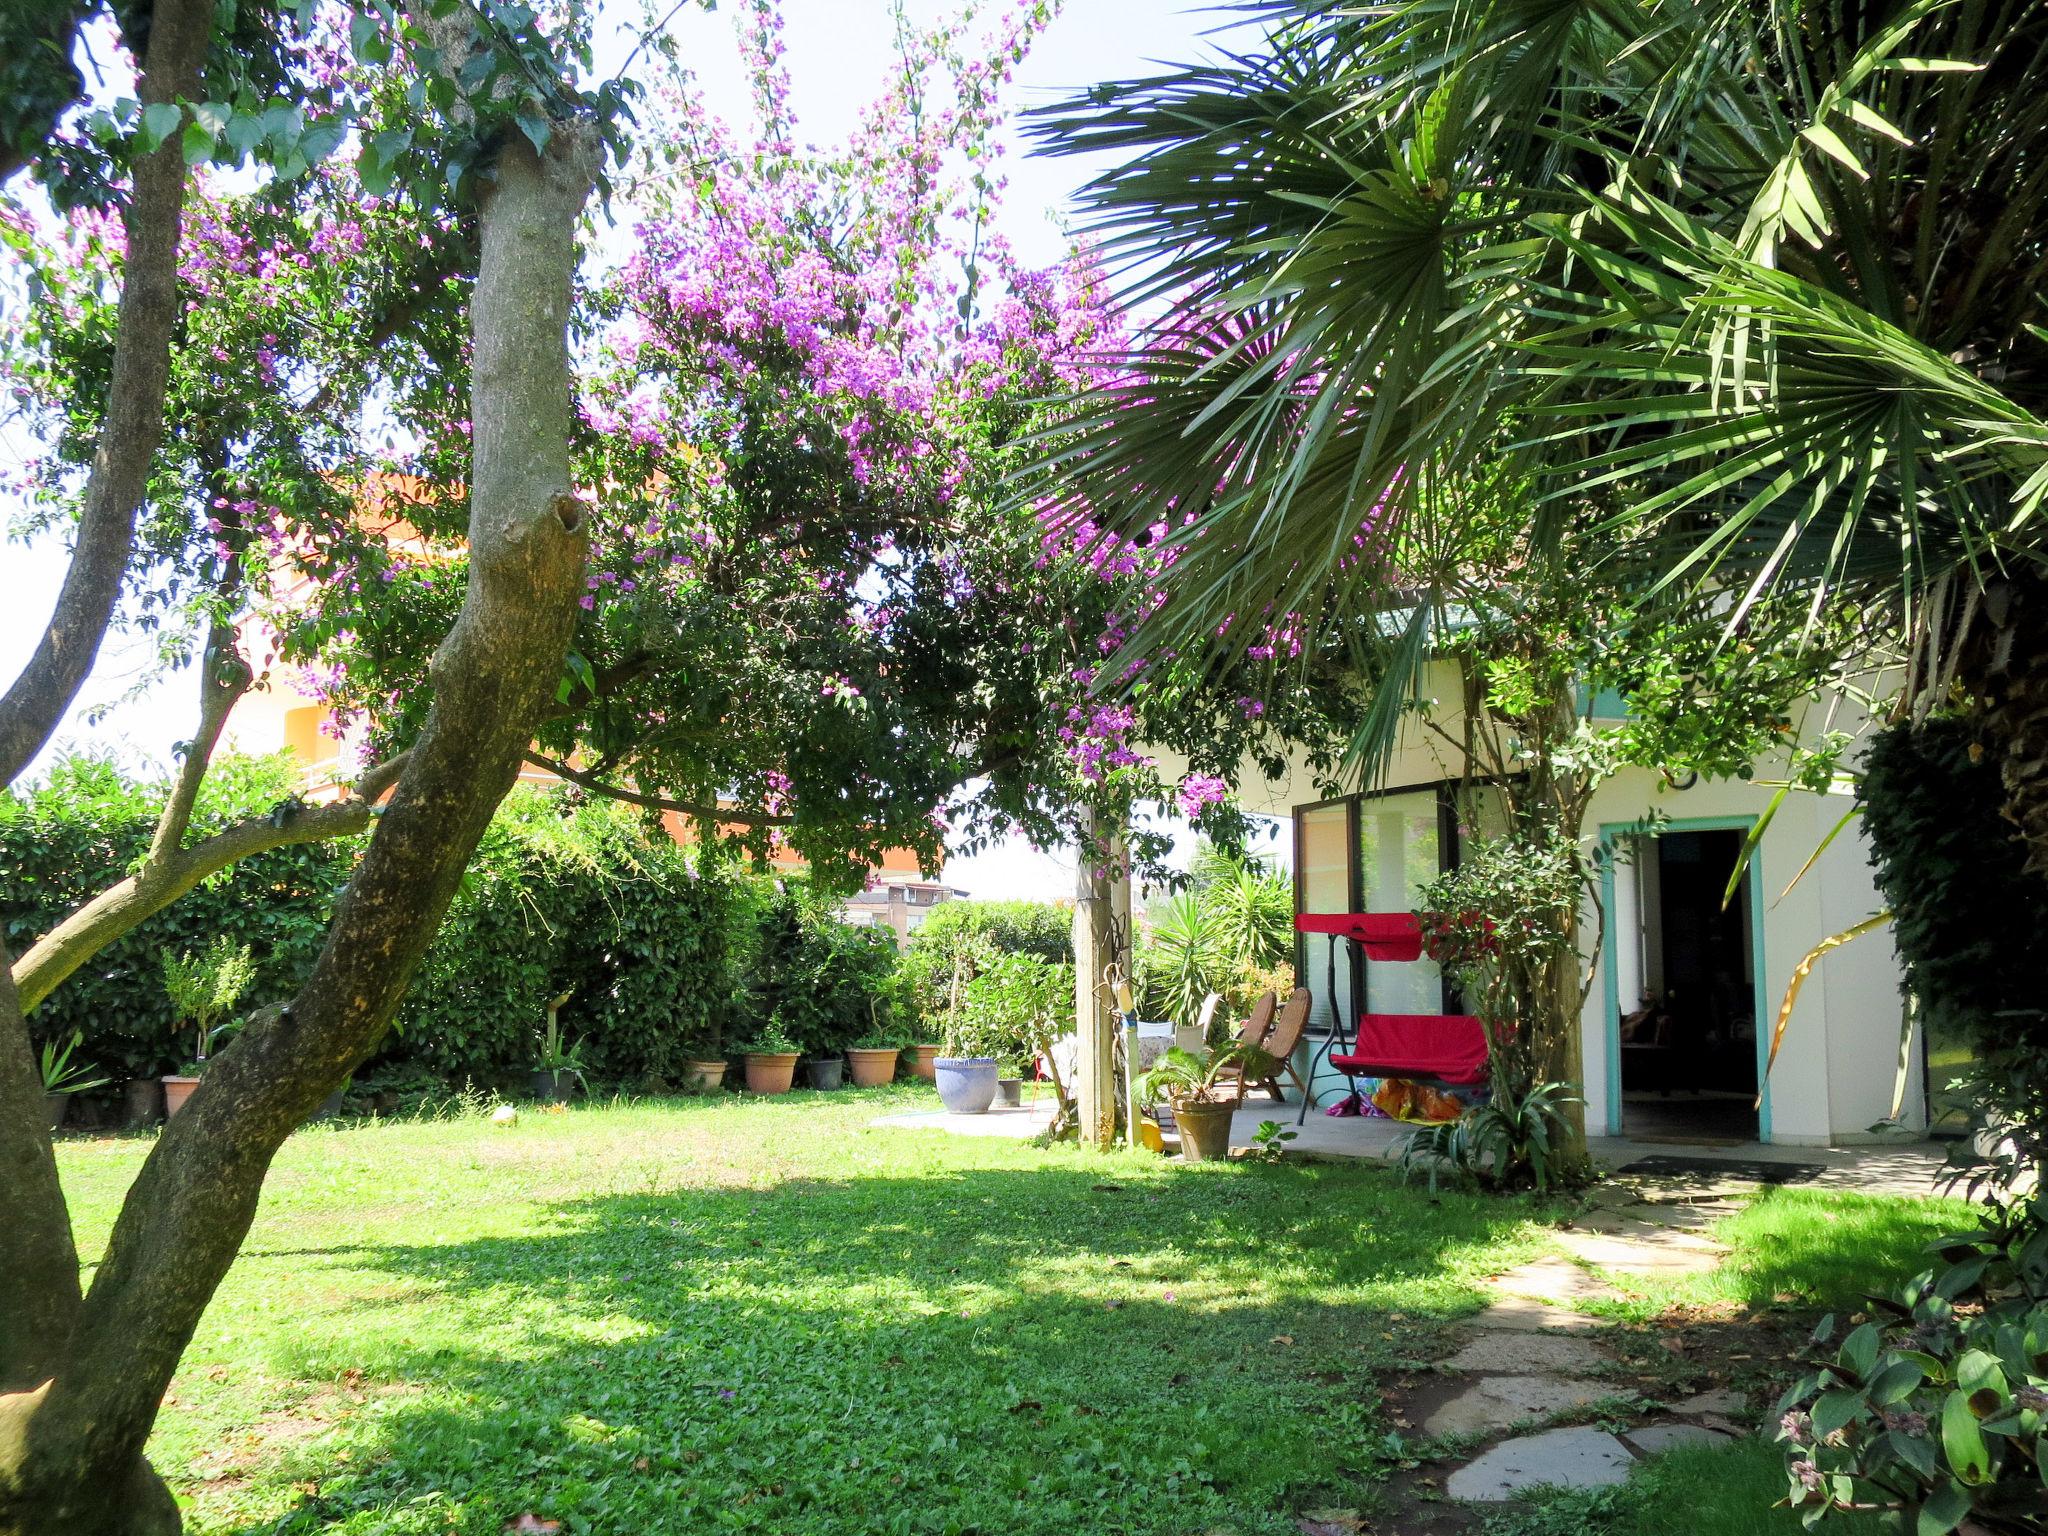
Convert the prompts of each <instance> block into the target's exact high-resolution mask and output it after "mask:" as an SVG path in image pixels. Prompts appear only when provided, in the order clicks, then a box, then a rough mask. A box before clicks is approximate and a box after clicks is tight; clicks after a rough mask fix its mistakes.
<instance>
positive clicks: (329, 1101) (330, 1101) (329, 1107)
mask: <svg viewBox="0 0 2048 1536" xmlns="http://www.w3.org/2000/svg"><path fill="white" fill-rule="evenodd" d="M347 1091H348V1090H347V1089H345V1088H337V1089H335V1090H334V1092H332V1093H330V1094H329V1095H327V1097H326V1098H324V1099H322V1100H321V1101H320V1107H319V1108H318V1109H316V1110H314V1111H313V1115H312V1118H313V1119H315V1120H332V1119H333V1118H334V1117H335V1116H336V1115H338V1114H340V1113H341V1098H342V1095H343V1094H344V1093H346V1092H347Z"/></svg>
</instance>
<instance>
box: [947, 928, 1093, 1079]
mask: <svg viewBox="0 0 2048 1536" xmlns="http://www.w3.org/2000/svg"><path fill="white" fill-rule="evenodd" d="M971 959H972V971H971V974H969V975H967V976H966V977H965V979H964V980H963V981H962V984H961V988H960V1008H959V1014H958V1017H957V1018H955V1019H953V1020H951V1021H950V1022H949V1023H948V1026H947V1029H946V1054H947V1055H949V1056H993V1057H995V1058H996V1059H997V1061H999V1062H1000V1063H1001V1064H1002V1067H1003V1070H1004V1072H1005V1074H1006V1075H1009V1076H1021V1075H1023V1073H1024V1072H1025V1071H1026V1069H1027V1068H1028V1067H1029V1065H1030V1063H1031V1062H1032V1061H1034V1060H1035V1059H1036V1058H1037V1057H1038V1056H1039V1054H1040V1053H1042V1052H1043V1051H1044V1050H1045V1049H1046V1048H1047V1047H1048V1046H1050V1045H1051V1044H1052V1042H1053V1041H1054V1040H1056V1039H1058V1038H1059V1037H1060V1036H1061V1035H1064V1034H1067V1033H1069V1032H1070V1031H1071V1030H1072V1029H1073V1027H1074V967H1073V966H1072V965H1071V964H1068V963H1067V962H1065V961H1052V960H1048V959H1046V958H1045V957H1044V956H1043V955H1040V954H1031V953H1027V952H1021V951H1014V950H1012V951H1004V950H994V949H988V950H982V951H980V952H978V953H975V954H973V955H972V957H971Z"/></svg>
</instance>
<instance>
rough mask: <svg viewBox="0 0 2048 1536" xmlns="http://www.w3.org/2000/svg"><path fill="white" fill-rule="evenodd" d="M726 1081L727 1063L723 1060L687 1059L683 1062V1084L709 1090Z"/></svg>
mask: <svg viewBox="0 0 2048 1536" xmlns="http://www.w3.org/2000/svg"><path fill="white" fill-rule="evenodd" d="M724 1081H725V1063H724V1062H722V1061H686V1062H684V1063H683V1086H684V1087H685V1088H696V1089H699V1090H702V1091H704V1092H709V1091H710V1090H711V1089H713V1088H716V1087H717V1086H718V1085H719V1084H720V1083H722V1082H724Z"/></svg>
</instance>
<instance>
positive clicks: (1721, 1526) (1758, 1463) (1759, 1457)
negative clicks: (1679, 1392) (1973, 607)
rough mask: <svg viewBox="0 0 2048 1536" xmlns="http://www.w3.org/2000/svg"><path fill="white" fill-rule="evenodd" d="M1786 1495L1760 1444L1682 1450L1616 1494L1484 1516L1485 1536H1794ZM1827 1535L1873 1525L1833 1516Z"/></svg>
mask: <svg viewBox="0 0 2048 1536" xmlns="http://www.w3.org/2000/svg"><path fill="white" fill-rule="evenodd" d="M1784 1496H1785V1458H1784V1455H1783V1454H1782V1453H1781V1452H1780V1451H1779V1449H1778V1448H1777V1447H1776V1446H1773V1445H1770V1444H1768V1443H1767V1442H1765V1441H1763V1440H1757V1439H1751V1440H1744V1441H1741V1442H1739V1443H1738V1444H1735V1445H1732V1446H1729V1447H1727V1448H1725V1449H1722V1448H1717V1447H1709V1446H1687V1447H1683V1448H1681V1449H1678V1450H1674V1451H1671V1452H1669V1453H1667V1454H1665V1455H1663V1456H1659V1457H1658V1458H1657V1459H1656V1460H1655V1461H1651V1462H1646V1463H1644V1464H1643V1465H1642V1466H1641V1467H1639V1468H1638V1469H1637V1470H1636V1472H1635V1474H1634V1475H1633V1476H1632V1477H1630V1478H1629V1480H1628V1481H1627V1482H1626V1483H1624V1484H1622V1485H1621V1486H1620V1487H1617V1488H1602V1489H1598V1490H1594V1491H1590V1492H1579V1493H1567V1492H1563V1491H1559V1490H1544V1491H1542V1492H1538V1493H1535V1494H1532V1495H1531V1496H1530V1497H1528V1498H1527V1499H1523V1500H1518V1501H1517V1502H1516V1503H1514V1504H1511V1505H1509V1506H1507V1507H1506V1508H1505V1509H1503V1510H1501V1511H1500V1512H1499V1513H1497V1514H1495V1515H1493V1516H1492V1517H1490V1518H1489V1519H1488V1520H1487V1522H1486V1525H1485V1527H1484V1531H1483V1536H1669V1533H1671V1532H1674V1531H1684V1532H1685V1533H1686V1536H1800V1533H1801V1532H1802V1531H1804V1530H1805V1526H1804V1525H1802V1524H1801V1522H1800V1518H1799V1514H1798V1512H1797V1511H1795V1510H1791V1509H1777V1508H1773V1507H1772V1506H1773V1505H1775V1504H1776V1503H1777V1501H1778V1500H1780V1499H1782V1498H1784ZM1825 1529H1827V1530H1830V1531H1834V1532H1837V1533H1839V1536H1872V1533H1874V1532H1876V1531H1877V1530H1878V1529H1879V1526H1878V1523H1877V1521H1876V1520H1874V1519H1871V1518H1868V1517H1865V1516H1836V1517H1835V1518H1833V1519H1831V1520H1830V1521H1829V1522H1828V1524H1827V1526H1826V1527H1825Z"/></svg>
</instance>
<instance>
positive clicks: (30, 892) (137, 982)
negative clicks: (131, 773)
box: [0, 755, 360, 1077]
mask: <svg viewBox="0 0 2048 1536" xmlns="http://www.w3.org/2000/svg"><path fill="white" fill-rule="evenodd" d="M296 782H297V780H296V770H295V768H294V767H293V766H292V764H291V762H290V760H289V759H286V758H282V757H279V758H247V757H236V756H232V755H230V756H226V757H223V758H221V759H219V760H217V761H216V762H215V763H214V765H213V769H212V771H211V772H210V773H209V774H208V775H207V778H206V782H205V785H204V787H203V788H202V790H201V793H200V796H199V801H198V804H197V805H196V806H195V807H194V812H193V818H192V828H191V832H190V833H189V834H188V835H189V836H190V837H193V838H199V837H204V836H206V835H208V834H209V833H212V832H216V831H219V830H220V829H221V828H222V827H224V826H226V825H228V824H229V823H231V822H235V821H240V820H243V819H245V818H247V817H250V816H255V815H261V814H263V813H265V812H270V811H274V810H277V809H279V808H281V807H286V806H288V805H289V804H290V803H291V798H292V791H293V787H294V785H295V784H296ZM165 790H166V786H165V784H164V783H163V782H162V781H157V780H152V781H146V782H137V781H135V780H132V779H130V778H128V777H126V776H124V775H123V773H122V772H121V770H120V769H119V768H118V767H117V766H116V765H115V764H114V763H113V762H111V761H110V760H108V759H105V758H97V757H71V758H66V759H64V760H63V761H61V762H59V763H58V764H57V765H56V767H55V768H53V769H52V770H51V772H50V774H49V775H48V777H47V778H46V779H45V780H44V781H43V782H42V783H41V784H40V785H38V786H36V787H34V788H30V789H26V790H23V789H20V788H18V787H17V788H16V789H13V790H9V791H5V792H0V931H4V932H5V934H6V936H7V945H8V948H9V949H10V950H11V951H12V952H13V953H14V954H15V955H16V956H17V957H18V956H20V955H21V954H22V953H23V952H24V951H25V950H27V949H28V947H29V946H30V945H31V944H32V943H34V942H35V940H36V939H37V938H39V937H41V936H42V935H43V934H44V933H47V932H48V931H49V930H50V929H51V928H53V927H54V926H56V924H57V923H58V922H59V921H60V920H62V919H63V918H65V917H67V916H69V915H70V914H71V913H72V912H73V911H75V910H76V909H77V908H78V907H80V906H82V905H84V903H86V902H87V901H89V900H91V899H92V898H93V897H94V896H96V895H98V894H99V893H100V892H101V891H102V890H103V889H105V888H106V887H107V886H109V885H111V884H113V883H114V882H115V881H117V880H119V879H121V878H122V877H123V876H124V875H126V874H127V873H129V872H130V871H131V870H132V869H134V868H135V867H136V866H137V865H138V864H139V863H140V861H141V859H142V857H143V855H144V854H145V853H146V852H147V851H148V849H149V841H150V836H151V834H152V833H153V832H154V831H155V829H156V821H157V816H158V814H159V813H160V812H161V810H162V809H163V804H164V797H165ZM359 847H360V840H359V839H354V838H350V839H342V840H337V841H333V842H327V843H314V844H309V845H306V846H304V847H296V848H278V849H274V850H272V851H270V852H268V853H261V854H258V855H256V856H255V857H253V858H250V859H245V860H244V861H243V862H242V863H240V864H238V865H235V866H234V867H233V868H231V869H229V870H225V871H223V872H222V873H221V874H219V875H217V876H215V877H214V878H213V879H211V880H209V881H206V882H205V883H203V884H202V885H200V886H199V887H198V888H197V889H196V890H194V891H192V892H190V893H189V894H187V895H186V896H185V897H184V898H183V899H182V900H181V901H179V902H177V903H176V904H175V905H173V906H171V907H170V908H169V909H167V910H166V911H163V912H160V913H158V914H157V915H156V916H154V917H152V918H150V919H149V920H148V921H146V922H143V923H140V924H138V925H137V926H136V927H135V928H134V929H132V930H131V931H130V932H128V933H127V934H124V935H123V936H122V937H121V938H119V939H116V940H115V941H114V942H113V943H112V944H109V945H108V946H107V947H106V948H105V949H103V950H101V951H100V952H99V953H98V954H97V955H95V956H93V957H92V959H90V960H89V961H87V962H86V964H85V965H83V966H82V967H80V968H79V970H77V971H76V972H74V973H73V974H72V976H71V977H70V978H69V979H68V980H66V981H65V983H64V984H63V985H62V986H61V987H59V988H58V989H57V990H56V991H55V992H53V993H52V994H51V995H50V996H49V997H47V998H45V999H44V1000H43V1002H42V1004H41V1005H40V1006H39V1007H37V1008H36V1010H35V1012H34V1013H33V1014H31V1015H30V1016H29V1031H30V1034H31V1035H32V1036H33V1037H34V1038H35V1039H36V1040H38V1041H46V1040H68V1039H70V1038H71V1037H72V1036H73V1035H76V1036H78V1037H79V1038H80V1040H81V1041H82V1044H81V1046H80V1055H81V1056H82V1058H83V1059H85V1060H87V1061H90V1062H92V1063H94V1064H96V1065H97V1066H98V1067H100V1068H101V1069H103V1070H106V1071H109V1072H112V1073H114V1074H115V1075H117V1076H125V1077H154V1076H156V1075H158V1074H159V1073H162V1072H166V1071H169V1070H170V1069H171V1068H172V1067H174V1066H176V1065H177V1064H178V1062H179V1059H180V1052H181V1050H183V1049H186V1047H183V1046H181V1044H180V1042H179V1041H178V1040H177V1039H176V1038H174V1035H173V1029H174V1027H175V1026H176V1025H177V1023H178V1022H179V1021H178V1018H177V1016H176V1012H175V1010H174V1009H173V1007H172V1005H171V1002H170V999H169V998H168V997H167V996H166V995H165V993H164V987H163V977H162V972H161V970H160V965H161V957H162V956H163V955H165V954H167V953H183V952H187V951H194V950H198V949H200V948H201V947H203V946H204V945H205V944H206V943H208V942H210V941H212V940H214V939H216V938H219V939H222V940H225V941H227V942H230V943H232V944H236V945H247V946H248V948H249V950H250V952H251V954H252V955H253V957H254V959H255V977H254V979H253V981H252V982H251V984H250V987H249V992H248V995H249V997H250V998H251V999H252V1000H254V1001H256V1002H268V1001H274V1000H277V999H281V998H285V997H289V996H290V995H291V994H292V993H293V992H295V991H297V990H298V987H299V984H300V982H301V981H302V980H303V979H304V978H305V975H306V973H307V972H308V971H309V970H310V969H311V968H312V964H313V959H314V957H315V956H316V955H318V953H319V952H320V945H321V942H322V941H323V940H324V939H325V937H326V933H327V920H328V916H329V913H330V912H331V911H332V908H333V901H334V897H335V895H336V894H337V893H338V891H339V890H340V888H341V886H342V885H343V884H344V883H345V882H346V881H347V879H348V875H349V870H350V869H351V867H352V866H353V864H354V861H355V856H356V852H357V850H358V848H359Z"/></svg>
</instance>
